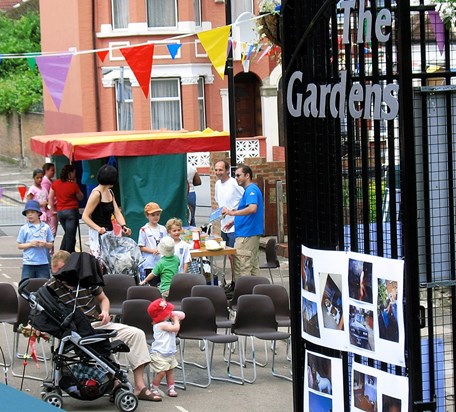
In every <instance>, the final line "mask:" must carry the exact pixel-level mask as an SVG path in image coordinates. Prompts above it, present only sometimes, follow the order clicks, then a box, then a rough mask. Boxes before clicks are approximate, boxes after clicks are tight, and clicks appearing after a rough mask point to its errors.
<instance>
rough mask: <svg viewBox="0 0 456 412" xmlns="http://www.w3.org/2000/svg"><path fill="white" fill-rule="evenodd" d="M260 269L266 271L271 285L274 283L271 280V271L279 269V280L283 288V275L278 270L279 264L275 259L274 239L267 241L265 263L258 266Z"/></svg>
mask: <svg viewBox="0 0 456 412" xmlns="http://www.w3.org/2000/svg"><path fill="white" fill-rule="evenodd" d="M260 269H268V270H269V276H270V277H271V283H274V279H273V278H272V271H271V269H279V275H280V280H281V281H282V286H283V275H282V271H281V270H280V262H279V259H277V241H276V240H275V239H269V240H268V242H267V243H266V262H265V263H262V264H260Z"/></svg>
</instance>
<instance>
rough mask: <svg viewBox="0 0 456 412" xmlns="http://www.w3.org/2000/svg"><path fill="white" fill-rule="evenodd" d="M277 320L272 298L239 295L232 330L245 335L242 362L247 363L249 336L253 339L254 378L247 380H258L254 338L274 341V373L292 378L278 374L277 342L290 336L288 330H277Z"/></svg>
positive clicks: (242, 346)
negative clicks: (276, 365) (276, 369)
mask: <svg viewBox="0 0 456 412" xmlns="http://www.w3.org/2000/svg"><path fill="white" fill-rule="evenodd" d="M277 327H278V325H277V321H276V318H275V308H274V303H273V302H272V299H271V298H270V297H269V296H266V295H243V296H240V297H239V300H238V307H237V313H236V319H235V321H234V324H233V327H232V332H233V333H234V334H236V335H238V336H241V337H243V339H242V340H243V342H241V343H240V344H239V347H240V349H239V352H240V355H241V358H242V359H241V363H242V364H245V363H246V352H247V344H246V343H247V338H250V341H251V350H252V360H251V362H252V364H253V378H252V379H251V380H248V379H245V378H244V380H245V382H248V383H253V382H255V380H256V376H257V374H256V365H257V362H256V354H255V342H254V338H257V339H260V340H264V341H267V340H271V341H273V346H272V354H273V355H272V375H273V376H276V377H279V378H283V379H287V380H290V381H291V378H290V377H288V376H285V375H281V374H278V373H277V372H276V371H275V357H276V344H277V341H278V340H287V339H288V338H289V337H290V334H289V333H288V332H279V331H278V330H277Z"/></svg>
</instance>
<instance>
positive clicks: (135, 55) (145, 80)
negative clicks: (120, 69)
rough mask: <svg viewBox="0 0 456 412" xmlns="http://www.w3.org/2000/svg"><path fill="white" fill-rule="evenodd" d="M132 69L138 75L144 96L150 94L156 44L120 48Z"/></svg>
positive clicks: (137, 78)
mask: <svg viewBox="0 0 456 412" xmlns="http://www.w3.org/2000/svg"><path fill="white" fill-rule="evenodd" d="M120 51H121V53H122V54H123V56H124V57H125V60H126V61H127V63H128V65H129V66H130V69H131V70H132V72H133V74H134V75H135V77H136V80H137V81H138V83H139V86H140V87H141V89H142V91H143V93H144V96H146V98H147V97H148V96H149V89H150V75H151V73H152V61H153V57H154V45H153V44H146V45H144V46H136V47H125V48H122V49H120Z"/></svg>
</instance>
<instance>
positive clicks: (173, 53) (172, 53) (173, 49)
mask: <svg viewBox="0 0 456 412" xmlns="http://www.w3.org/2000/svg"><path fill="white" fill-rule="evenodd" d="M181 46H182V44H180V43H179V44H178V43H173V44H167V45H166V47H168V51H169V54H170V56H171V58H172V59H173V60H174V59H175V57H176V54H177V52H178V51H179V49H180V48H181Z"/></svg>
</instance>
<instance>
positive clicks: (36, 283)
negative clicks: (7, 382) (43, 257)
mask: <svg viewBox="0 0 456 412" xmlns="http://www.w3.org/2000/svg"><path fill="white" fill-rule="evenodd" d="M47 281H48V279H44V278H32V279H28V283H27V290H28V291H29V292H36V291H37V290H38V289H39V288H40V287H41V286H43V285H44V284H45V283H46V282H47ZM18 297H19V299H18V312H17V321H16V323H15V324H14V325H13V332H14V339H13V350H14V354H13V362H12V365H11V372H12V374H13V376H15V377H21V378H22V377H24V378H26V379H32V380H38V381H42V380H46V379H47V377H48V372H49V370H48V364H47V361H48V360H50V359H51V357H50V355H49V356H48V355H47V354H46V353H45V349H44V345H43V339H40V347H41V352H42V355H38V360H39V361H42V362H43V363H44V367H45V370H46V376H45V377H41V376H35V375H23V373H22V372H23V371H24V370H23V367H22V368H21V371H20V372H16V370H15V363H16V359H24V356H25V354H23V353H20V352H19V339H20V337H21V336H23V335H22V333H21V332H20V330H19V329H20V325H22V326H26V325H27V324H28V321H29V314H30V303H29V302H28V301H27V300H25V299H24V298H23V297H22V296H18ZM21 366H22V365H21Z"/></svg>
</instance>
